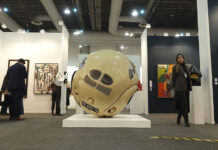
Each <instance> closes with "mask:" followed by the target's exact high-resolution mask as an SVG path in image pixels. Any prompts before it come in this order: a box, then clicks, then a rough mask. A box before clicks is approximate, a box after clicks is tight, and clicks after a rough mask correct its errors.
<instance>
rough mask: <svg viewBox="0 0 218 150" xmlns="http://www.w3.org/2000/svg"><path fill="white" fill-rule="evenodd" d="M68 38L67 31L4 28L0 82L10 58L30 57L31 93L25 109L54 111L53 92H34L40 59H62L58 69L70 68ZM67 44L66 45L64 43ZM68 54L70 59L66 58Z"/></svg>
mask: <svg viewBox="0 0 218 150" xmlns="http://www.w3.org/2000/svg"><path fill="white" fill-rule="evenodd" d="M67 40H68V39H67V38H66V37H64V36H63V33H44V34H41V33H25V34H22V33H16V32H1V31H0V48H1V49H0V55H1V59H0V69H1V71H0V85H2V82H3V78H4V76H5V74H6V72H7V69H8V61H9V59H19V58H23V59H27V60H29V73H28V93H27V98H24V99H23V102H24V111H25V113H49V112H51V95H50V94H34V71H35V64H36V63H58V70H59V71H60V70H61V71H63V70H66V69H64V68H66V67H67V61H68V60H67V55H68V41H67ZM66 42H67V46H65V47H64V44H66ZM63 58H65V59H66V60H63Z"/></svg>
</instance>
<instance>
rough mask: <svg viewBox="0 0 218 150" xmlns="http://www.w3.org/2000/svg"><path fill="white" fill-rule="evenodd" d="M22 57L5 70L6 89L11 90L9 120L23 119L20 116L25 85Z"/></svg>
mask: <svg viewBox="0 0 218 150" xmlns="http://www.w3.org/2000/svg"><path fill="white" fill-rule="evenodd" d="M24 64H25V61H24V59H19V60H18V62H17V63H16V64H14V65H13V66H11V67H10V68H9V69H8V72H7V79H8V81H9V82H8V89H9V91H10V92H11V103H10V111H11V112H10V120H23V119H22V118H20V112H21V105H22V100H23V95H24V93H25V89H26V85H25V81H24V79H26V78H27V71H26V68H25V67H24Z"/></svg>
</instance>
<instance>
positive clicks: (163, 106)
mask: <svg viewBox="0 0 218 150" xmlns="http://www.w3.org/2000/svg"><path fill="white" fill-rule="evenodd" d="M178 53H182V54H183V55H184V56H185V62H186V63H187V64H194V65H195V66H196V67H197V68H200V60H199V42H198V37H163V36H162V37H161V36H153V37H151V36H149V37H148V81H152V89H151V90H150V88H149V91H148V95H149V96H148V99H149V102H148V103H149V113H175V112H176V110H175V99H174V98H160V97H158V74H157V65H158V64H175V62H176V55H177V54H178ZM149 86H150V85H149Z"/></svg>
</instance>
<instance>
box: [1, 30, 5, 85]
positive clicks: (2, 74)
mask: <svg viewBox="0 0 218 150" xmlns="http://www.w3.org/2000/svg"><path fill="white" fill-rule="evenodd" d="M2 34H3V32H2V31H1V30H0V57H2V56H3V55H2V53H3V51H2ZM0 64H2V59H0ZM3 76H4V73H3V71H2V69H1V68H0V80H2V78H1V77H3ZM0 83H1V82H0ZM0 86H1V85H0ZM0 88H1V87H0Z"/></svg>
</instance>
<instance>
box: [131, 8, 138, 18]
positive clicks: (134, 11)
mask: <svg viewBox="0 0 218 150" xmlns="http://www.w3.org/2000/svg"><path fill="white" fill-rule="evenodd" d="M138 15H139V14H138V11H136V10H135V9H134V10H133V11H132V16H133V17H137V16H138Z"/></svg>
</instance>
